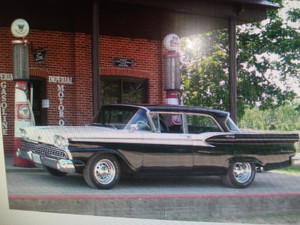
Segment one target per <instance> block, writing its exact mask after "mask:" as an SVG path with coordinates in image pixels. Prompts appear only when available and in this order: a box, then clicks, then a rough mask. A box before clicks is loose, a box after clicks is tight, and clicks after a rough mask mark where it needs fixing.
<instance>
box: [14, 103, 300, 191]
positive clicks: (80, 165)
mask: <svg viewBox="0 0 300 225" xmlns="http://www.w3.org/2000/svg"><path fill="white" fill-rule="evenodd" d="M21 131H22V134H23V140H22V147H21V148H20V149H19V150H18V152H17V154H18V156H19V157H21V158H24V159H28V160H31V161H33V162H35V163H36V164H40V165H42V166H43V167H44V168H45V169H46V170H47V171H48V172H49V173H50V174H52V175H55V176H63V175H66V174H68V173H82V174H83V176H84V178H85V181H86V182H87V184H88V185H89V186H91V187H94V188H101V189H109V188H112V187H113V186H114V185H115V184H117V183H118V181H119V179H120V176H121V174H123V173H130V174H139V175H149V174H159V175H160V176H167V175H177V176H184V175H219V176H220V177H221V178H222V180H223V182H224V184H226V185H228V186H231V187H235V188H245V187H248V186H250V185H251V183H252V182H253V180H254V178H255V175H256V169H257V168H262V167H263V168H264V170H270V169H275V168H281V167H287V166H290V165H292V164H296V163H299V160H297V158H295V157H293V156H294V155H295V146H294V144H295V143H296V142H298V141H299V136H298V134H275V133H260V132H241V131H240V130H239V128H238V127H237V125H236V124H235V123H234V122H233V121H232V120H231V118H230V115H229V113H228V112H224V111H219V110H211V109H202V108H196V107H186V106H161V105H157V106H135V105H104V106H103V107H102V108H101V110H100V111H99V113H98V114H97V115H96V116H95V118H94V119H93V122H92V123H91V124H89V125H87V126H73V127H72V126H70V127H58V126H56V127H55V126H44V127H43V126H40V127H38V126H37V127H28V128H24V129H21Z"/></svg>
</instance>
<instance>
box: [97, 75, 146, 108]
mask: <svg viewBox="0 0 300 225" xmlns="http://www.w3.org/2000/svg"><path fill="white" fill-rule="evenodd" d="M147 83H148V82H147V80H146V79H138V78H123V77H122V78H120V77H113V76H109V77H101V79H100V93H101V95H100V101H101V104H117V103H126V104H139V103H140V104H145V103H147V102H148V100H147V99H148V95H147V92H148V90H147V89H148V87H147Z"/></svg>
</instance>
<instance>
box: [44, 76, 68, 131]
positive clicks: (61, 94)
mask: <svg viewBox="0 0 300 225" xmlns="http://www.w3.org/2000/svg"><path fill="white" fill-rule="evenodd" d="M49 82H50V83H56V84H57V97H58V101H59V105H58V108H57V109H58V125H59V126H64V125H65V114H64V113H65V106H64V98H65V84H73V81H72V77H60V76H49Z"/></svg>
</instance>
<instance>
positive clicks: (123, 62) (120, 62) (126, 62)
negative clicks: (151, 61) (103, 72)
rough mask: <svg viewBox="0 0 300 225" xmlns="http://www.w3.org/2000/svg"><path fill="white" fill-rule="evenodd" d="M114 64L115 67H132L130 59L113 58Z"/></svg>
mask: <svg viewBox="0 0 300 225" xmlns="http://www.w3.org/2000/svg"><path fill="white" fill-rule="evenodd" d="M114 65H115V66H117V67H132V59H122V58H114Z"/></svg>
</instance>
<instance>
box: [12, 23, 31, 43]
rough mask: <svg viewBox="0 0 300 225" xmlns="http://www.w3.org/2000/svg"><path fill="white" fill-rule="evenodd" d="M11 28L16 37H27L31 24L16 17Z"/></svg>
mask: <svg viewBox="0 0 300 225" xmlns="http://www.w3.org/2000/svg"><path fill="white" fill-rule="evenodd" d="M10 29H11V33H12V34H13V36H14V37H16V38H25V37H26V36H27V35H28V33H29V24H28V23H27V21H26V20H24V19H16V20H15V21H14V22H13V23H12V24H11V27H10Z"/></svg>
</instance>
